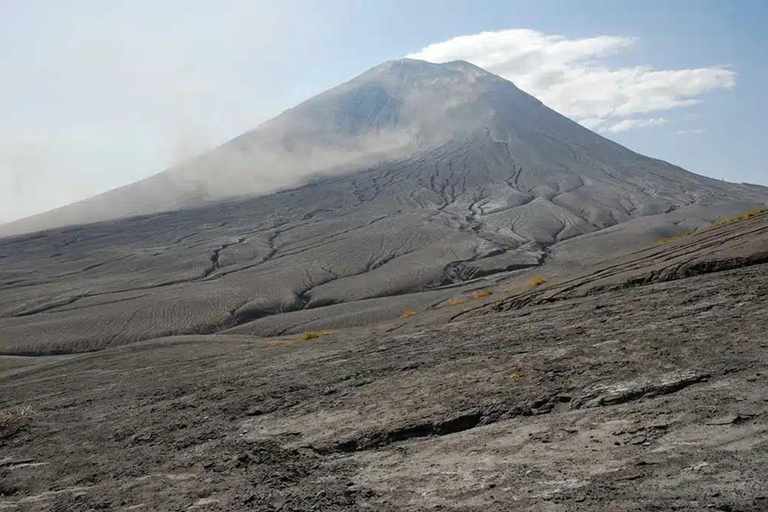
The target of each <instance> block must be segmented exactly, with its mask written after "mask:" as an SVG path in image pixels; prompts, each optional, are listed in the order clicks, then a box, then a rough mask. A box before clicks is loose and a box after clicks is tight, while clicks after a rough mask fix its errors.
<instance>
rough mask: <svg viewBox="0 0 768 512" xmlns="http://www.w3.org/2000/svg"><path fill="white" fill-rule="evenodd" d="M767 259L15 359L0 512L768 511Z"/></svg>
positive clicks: (611, 266)
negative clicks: (331, 326)
mask: <svg viewBox="0 0 768 512" xmlns="http://www.w3.org/2000/svg"><path fill="white" fill-rule="evenodd" d="M766 237H768V215H765V214H764V215H759V216H756V217H754V218H751V219H747V220H745V221H742V222H738V223H736V224H733V225H730V226H725V227H720V228H715V229H712V230H708V231H706V232H704V233H700V234H696V235H693V236H691V237H686V238H683V239H681V240H678V241H673V242H670V243H668V244H664V245H663V246H657V247H654V248H652V249H649V250H647V251H644V252H641V253H636V254H635V255H634V256H630V257H627V258H625V259H621V260H616V261H614V262H613V263H611V262H609V263H606V264H603V265H602V266H600V267H595V268H593V269H591V270H589V271H587V272H585V273H584V274H583V275H582V276H581V277H578V276H577V277H574V276H568V277H563V278H557V277H554V278H551V279H549V282H547V283H545V284H543V285H541V286H539V287H537V288H535V289H531V290H528V291H521V290H520V289H515V290H512V291H506V290H504V289H503V288H499V289H497V290H495V293H494V294H493V295H491V296H488V297H485V298H481V299H473V300H468V301H466V302H464V303H462V304H458V305H455V306H448V305H445V304H443V305H439V306H436V307H435V308H434V309H433V310H431V311H426V312H421V311H420V312H419V313H418V314H417V315H415V316H412V317H410V318H405V319H401V320H398V321H395V322H389V323H384V324H379V325H377V326H375V327H367V328H360V329H356V330H347V331H337V332H332V333H330V334H327V335H320V336H319V337H317V338H312V339H307V340H303V339H302V337H299V336H295V335H294V336H291V337H283V338H279V339H278V338H258V337H254V336H248V335H234V334H219V335H208V336H182V337H174V338H164V339H158V340H152V341H147V342H141V343H138V344H131V345H126V346H123V347H119V348H114V349H108V350H104V351H100V352H94V353H90V354H78V355H67V356H56V357H54V356H48V357H18V356H5V357H3V358H2V360H0V364H2V367H0V389H1V390H2V392H1V393H0V409H1V410H3V411H5V412H4V413H3V414H4V415H3V416H2V417H0V419H2V421H0V426H1V427H2V431H0V509H8V510H147V511H150V510H265V511H277V510H282V511H293V510H318V511H333V510H384V511H388V510H391V511H396V510H472V511H489V510H499V511H501V510H542V511H579V510H581V511H590V512H594V511H606V512H607V511H610V512H617V511H639V510H690V511H700V510H720V511H737V510H738V511H762V510H768V485H766V482H768V240H767V239H766ZM590 272H591V274H590ZM589 275H591V276H592V277H591V278H587V277H588V276H589ZM457 302H458V301H457ZM450 319H453V321H449V320H450ZM318 334H325V333H318Z"/></svg>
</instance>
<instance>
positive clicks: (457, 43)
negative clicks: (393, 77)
mask: <svg viewBox="0 0 768 512" xmlns="http://www.w3.org/2000/svg"><path fill="white" fill-rule="evenodd" d="M634 42H635V39H633V38H629V37H616V36H598V37H590V38H585V39H568V38H566V37H564V36H559V35H547V34H543V33H541V32H537V31H535V30H527V29H509V30H501V31H498V32H482V33H479V34H475V35H469V36H460V37H455V38H453V39H449V40H447V41H444V42H441V43H435V44H431V45H429V46H426V47H424V48H422V49H421V50H420V51H418V52H416V53H413V54H411V55H408V57H411V58H414V59H423V60H427V61H430V62H447V61H451V60H457V59H462V60H466V61H469V62H472V63H473V64H476V65H478V66H480V67H482V68H484V69H487V70H488V71H490V72H492V73H495V74H497V75H499V76H502V77H504V78H506V79H507V80H510V81H512V82H514V83H515V85H517V86H518V87H520V88H521V89H523V90H524V91H526V92H528V93H530V94H533V95H534V96H536V97H537V98H538V99H540V100H541V101H543V102H544V103H545V104H547V105H548V106H550V107H552V108H553V109H555V110H557V111H558V112H560V113H562V114H564V115H566V116H569V117H571V118H572V119H574V120H576V121H578V122H580V123H581V124H582V125H584V126H586V127H587V128H591V129H600V130H604V131H610V132H616V131H624V130H627V129H631V128H636V127H640V126H652V125H657V124H661V123H658V122H646V123H644V122H643V121H642V120H636V119H632V116H638V115H640V116H642V115H649V114H652V113H657V112H663V111H667V110H671V109H674V108H680V107H688V106H692V105H696V104H698V103H700V102H701V99H700V96H701V95H702V94H704V93H707V92H710V91H716V90H724V89H730V88H732V87H733V86H734V85H735V84H736V73H735V72H734V71H731V70H729V69H724V68H722V67H706V68H695V69H673V70H655V69H653V68H651V67H648V66H635V67H615V66H610V65H609V64H607V63H606V62H605V58H606V57H607V56H609V55H613V54H616V53H618V52H621V51H622V50H625V49H626V48H628V47H630V46H631V45H632V44H634ZM651 119H658V118H651ZM625 121H627V122H625ZM646 121H650V120H646Z"/></svg>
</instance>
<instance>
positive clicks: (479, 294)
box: [472, 288, 493, 299]
mask: <svg viewBox="0 0 768 512" xmlns="http://www.w3.org/2000/svg"><path fill="white" fill-rule="evenodd" d="M489 295H493V290H491V289H490V288H486V289H484V290H477V291H476V292H475V293H473V294H472V296H473V297H474V298H476V299H482V298H483V297H487V296H489Z"/></svg>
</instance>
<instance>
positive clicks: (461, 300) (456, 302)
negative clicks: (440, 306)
mask: <svg viewBox="0 0 768 512" xmlns="http://www.w3.org/2000/svg"><path fill="white" fill-rule="evenodd" d="M465 302H467V298H466V297H456V298H455V299H451V300H449V301H448V304H450V305H451V306H458V305H459V304H464V303H465Z"/></svg>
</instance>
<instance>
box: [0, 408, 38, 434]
mask: <svg viewBox="0 0 768 512" xmlns="http://www.w3.org/2000/svg"><path fill="white" fill-rule="evenodd" d="M33 416H37V412H36V411H35V410H33V409H32V408H31V407H30V406H28V405H27V406H25V407H18V408H16V409H13V410H9V411H1V412H0V437H5V436H8V435H11V434H13V433H14V432H16V431H17V430H18V429H19V427H21V425H23V424H24V423H25V422H26V421H28V420H29V419H30V418H31V417H33Z"/></svg>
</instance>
